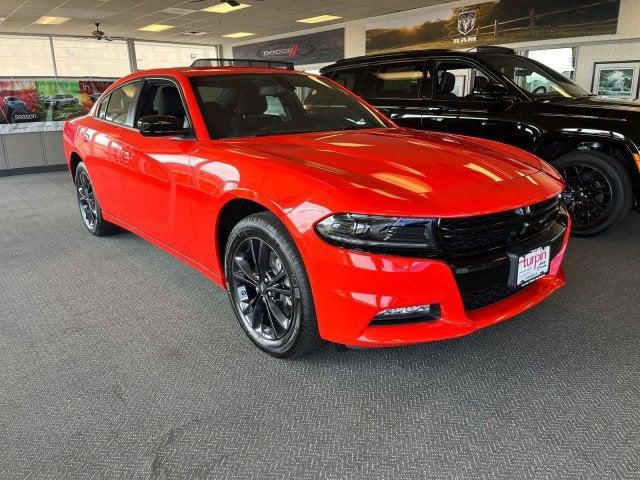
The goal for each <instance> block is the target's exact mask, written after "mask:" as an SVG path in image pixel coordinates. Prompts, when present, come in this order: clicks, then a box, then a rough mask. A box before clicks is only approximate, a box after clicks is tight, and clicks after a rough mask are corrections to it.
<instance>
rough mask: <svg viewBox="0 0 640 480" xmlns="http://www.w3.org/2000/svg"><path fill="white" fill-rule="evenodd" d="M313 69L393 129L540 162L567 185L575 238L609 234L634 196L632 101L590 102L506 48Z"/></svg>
mask: <svg viewBox="0 0 640 480" xmlns="http://www.w3.org/2000/svg"><path fill="white" fill-rule="evenodd" d="M321 71H322V74H323V75H325V76H327V77H329V78H332V79H333V80H335V81H337V82H338V83H341V84H342V85H344V86H345V87H347V88H348V89H350V90H352V91H353V92H355V93H356V94H358V95H360V96H362V97H364V98H365V99H366V100H367V101H369V103H371V104H372V105H374V106H376V107H377V108H379V109H380V110H382V111H383V112H385V113H386V114H387V115H389V117H390V118H391V119H393V121H395V122H396V123H398V124H399V125H402V126H406V127H410V128H417V129H423V130H439V131H443V132H451V133H459V134H464V135H471V136H478V137H483V138H488V139H492V140H497V141H499V142H503V143H508V144H511V145H515V146H517V147H520V148H523V149H525V150H528V151H530V152H534V153H535V154H537V155H539V156H540V157H542V158H543V159H545V160H547V161H549V162H550V163H551V164H552V165H554V166H555V167H556V168H557V169H558V171H559V172H560V173H561V174H562V176H563V177H564V179H565V181H566V185H567V187H566V191H567V193H566V194H565V196H566V199H565V200H566V202H567V205H568V208H569V210H570V212H571V215H572V217H573V233H574V235H577V236H590V235H596V234H598V233H601V232H603V231H605V230H607V229H608V228H611V227H612V226H614V225H616V224H618V223H619V222H621V221H622V220H623V219H624V218H625V217H626V216H627V214H628V213H629V211H630V210H631V208H632V207H633V205H634V203H635V202H636V199H638V198H640V173H639V169H640V150H639V145H640V104H634V103H631V102H624V101H614V100H607V99H603V98H599V97H596V96H594V95H591V94H590V93H588V92H586V91H585V90H583V89H582V88H580V87H579V86H577V85H576V84H575V83H573V82H572V81H570V80H569V79H567V78H565V77H564V76H562V75H560V74H559V73H557V72H556V71H554V70H552V69H550V68H548V67H545V66H544V65H542V64H541V63H539V62H536V61H533V60H531V59H529V58H525V57H521V56H519V55H516V54H515V52H514V51H513V50H510V49H507V48H503V47H479V48H477V49H476V50H475V51H473V52H458V51H451V50H422V51H412V52H402V53H392V54H383V55H374V56H365V57H357V58H350V59H346V60H340V61H338V62H337V63H335V64H333V65H330V66H328V67H324V68H323V69H322V70H321Z"/></svg>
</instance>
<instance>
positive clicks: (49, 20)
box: [36, 17, 69, 25]
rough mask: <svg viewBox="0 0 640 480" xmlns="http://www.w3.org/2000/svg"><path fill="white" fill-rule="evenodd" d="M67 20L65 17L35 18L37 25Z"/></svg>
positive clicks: (53, 23) (61, 22) (58, 23)
mask: <svg viewBox="0 0 640 480" xmlns="http://www.w3.org/2000/svg"><path fill="white" fill-rule="evenodd" d="M67 20H69V19H68V18H67V17H40V18H39V19H38V20H36V23H37V24H38V25H62V24H63V23H64V22H66V21H67Z"/></svg>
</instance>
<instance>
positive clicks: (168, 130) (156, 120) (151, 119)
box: [138, 115, 189, 137]
mask: <svg viewBox="0 0 640 480" xmlns="http://www.w3.org/2000/svg"><path fill="white" fill-rule="evenodd" d="M138 129H139V130H140V133H141V134H142V135H144V136H145V137H162V136H165V135H166V136H170V135H184V134H185V133H188V131H189V130H188V129H186V128H184V126H183V120H180V119H179V118H178V117H173V116H171V115H147V116H146V117H142V118H139V119H138Z"/></svg>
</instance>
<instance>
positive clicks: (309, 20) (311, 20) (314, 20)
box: [296, 15, 342, 23]
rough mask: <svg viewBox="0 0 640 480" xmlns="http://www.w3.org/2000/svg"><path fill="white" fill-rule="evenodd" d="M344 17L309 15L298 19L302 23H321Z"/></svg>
mask: <svg viewBox="0 0 640 480" xmlns="http://www.w3.org/2000/svg"><path fill="white" fill-rule="evenodd" d="M339 18H342V17H336V16H335V15H318V16H317V17H309V18H303V19H301V20H296V21H297V22H300V23H321V22H330V21H331V20H338V19H339Z"/></svg>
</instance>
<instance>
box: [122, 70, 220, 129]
mask: <svg viewBox="0 0 640 480" xmlns="http://www.w3.org/2000/svg"><path fill="white" fill-rule="evenodd" d="M208 93H212V94H214V92H208ZM218 93H219V92H218ZM147 115H170V116H172V117H176V118H178V119H180V120H182V123H183V125H184V127H185V128H187V127H189V121H188V119H187V111H186V109H185V107H184V103H183V102H182V97H181V96H180V91H179V90H178V87H177V86H176V85H175V84H174V83H173V82H170V81H169V80H162V79H151V80H147V81H145V83H144V86H143V88H142V93H141V95H140V100H139V101H138V108H137V109H136V115H135V121H134V126H136V128H137V124H138V120H139V119H140V118H142V117H146V116H147Z"/></svg>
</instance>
